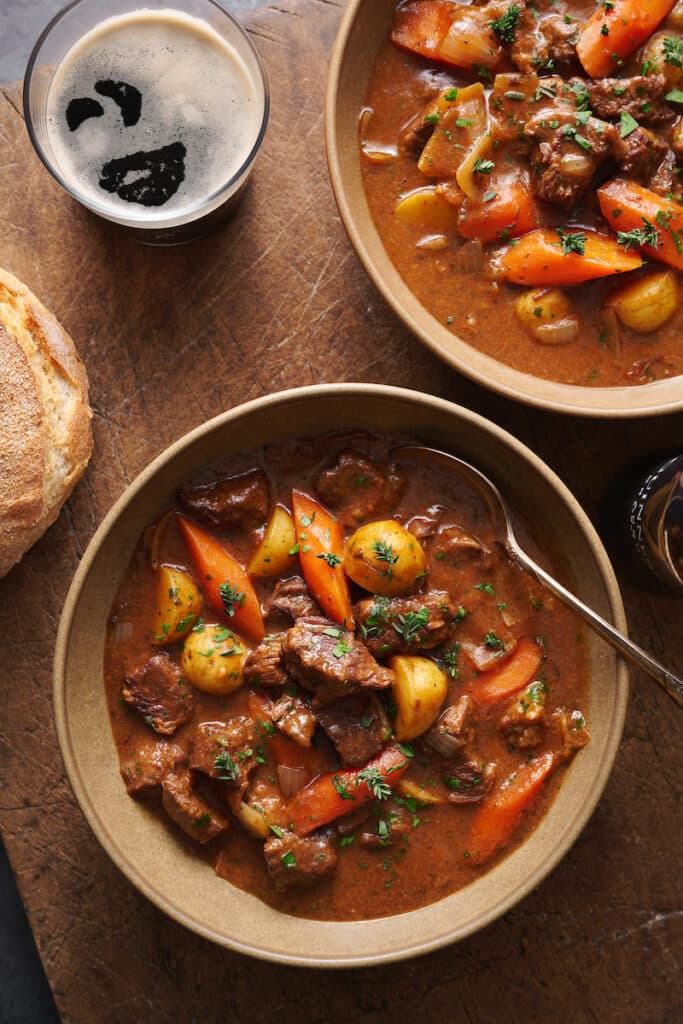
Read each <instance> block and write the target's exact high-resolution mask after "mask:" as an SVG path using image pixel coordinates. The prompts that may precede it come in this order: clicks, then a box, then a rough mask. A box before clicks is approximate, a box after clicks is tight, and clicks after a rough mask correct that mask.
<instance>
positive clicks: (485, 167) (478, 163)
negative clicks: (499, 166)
mask: <svg viewBox="0 0 683 1024" xmlns="http://www.w3.org/2000/svg"><path fill="white" fill-rule="evenodd" d="M495 166H496V165H495V163H494V162H493V160H484V158H483V157H481V156H480V157H477V159H476V160H475V161H474V168H473V170H474V173H475V174H491V172H492V171H493V170H494V169H495Z"/></svg>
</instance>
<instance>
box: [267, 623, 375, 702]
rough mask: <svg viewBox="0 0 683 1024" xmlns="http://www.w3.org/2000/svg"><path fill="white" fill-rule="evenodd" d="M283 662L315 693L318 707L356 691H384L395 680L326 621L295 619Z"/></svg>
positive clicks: (359, 645) (358, 644)
mask: <svg viewBox="0 0 683 1024" xmlns="http://www.w3.org/2000/svg"><path fill="white" fill-rule="evenodd" d="M284 660H285V666H286V668H287V670H288V672H289V673H290V675H291V676H292V677H293V678H294V679H296V681H297V682H298V683H300V684H301V685H302V686H303V687H304V688H305V689H306V690H311V691H312V692H313V693H314V694H315V701H314V706H315V705H317V706H319V707H322V706H323V705H324V704H329V703H331V702H332V701H333V700H336V699H337V698H338V697H349V696H351V695H352V694H354V693H358V691H359V690H364V689H370V690H385V689H386V688H387V687H389V686H391V684H392V682H393V679H394V674H393V672H391V671H390V670H389V669H387V668H383V667H382V666H381V665H378V664H377V662H376V661H375V659H374V658H373V657H372V655H371V654H370V652H369V651H368V650H367V648H366V647H365V645H364V644H362V643H361V642H360V640H356V638H355V636H354V635H353V633H351V632H349V630H347V629H342V628H341V627H339V626H337V625H336V623H334V622H331V621H330V620H329V619H322V618H313V617H311V618H302V619H298V620H297V622H296V624H295V625H294V626H293V627H292V628H291V629H290V630H289V632H288V633H287V639H286V641H285V653H284Z"/></svg>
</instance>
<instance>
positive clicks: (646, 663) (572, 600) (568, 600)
mask: <svg viewBox="0 0 683 1024" xmlns="http://www.w3.org/2000/svg"><path fill="white" fill-rule="evenodd" d="M514 553H515V557H516V558H517V561H518V562H519V563H520V565H521V566H522V567H523V568H524V569H526V571H527V572H529V573H530V574H531V575H532V576H535V577H536V579H537V580H538V581H539V582H540V583H542V584H543V585H544V586H545V587H547V588H548V590H550V591H552V593H553V594H555V596H556V597H559V598H560V600H561V601H563V602H564V603H565V604H566V605H568V606H569V607H570V608H572V609H573V610H574V611H575V612H577V614H578V615H580V616H581V618H583V619H585V621H586V622H588V624H589V625H590V626H592V628H593V629H594V630H595V632H596V633H598V634H599V635H600V636H601V637H602V638H603V640H606V641H607V643H608V644H611V646H612V647H614V648H615V649H616V650H617V651H619V653H620V654H623V655H624V657H625V658H628V660H629V661H632V662H633V663H634V664H635V665H637V666H638V668H640V669H642V670H643V672H646V673H647V674H648V675H649V676H651V678H652V679H654V680H655V681H656V682H658V683H659V685H660V686H662V687H663V688H664V689H665V690H666V692H667V693H668V694H669V696H670V697H672V698H673V700H675V701H676V703H677V704H678V705H679V706H680V707H683V679H680V678H679V677H678V676H675V675H674V674H673V672H669V670H668V669H667V668H665V667H664V665H661V664H660V663H659V662H658V661H657V660H656V659H655V658H653V657H651V656H650V655H649V654H648V653H647V652H646V651H644V650H643V649H642V647H639V646H638V645H637V644H634V643H633V641H632V640H629V639H628V638H627V637H625V636H624V635H623V633H620V632H619V630H618V629H616V628H615V627H614V626H612V625H611V623H609V622H607V620H606V619H603V618H602V616H601V615H598V613H597V612H594V611H593V609H592V608H589V607H588V605H586V604H584V603H583V601H581V600H579V598H578V597H576V596H575V595H574V594H572V593H571V592H570V591H569V590H566V589H565V587H563V586H562V584H561V583H558V582H557V580H556V579H554V578H553V577H552V576H551V575H550V574H549V573H547V572H546V571H545V569H542V568H541V566H540V565H537V564H536V562H534V561H533V560H532V559H531V558H529V556H528V555H527V554H526V553H525V552H524V551H522V550H521V548H519V547H518V546H517V545H515V548H514Z"/></svg>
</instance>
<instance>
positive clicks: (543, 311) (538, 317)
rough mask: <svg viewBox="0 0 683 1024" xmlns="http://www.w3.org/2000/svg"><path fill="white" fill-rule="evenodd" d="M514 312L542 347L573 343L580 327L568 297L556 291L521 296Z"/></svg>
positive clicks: (552, 289)
mask: <svg viewBox="0 0 683 1024" xmlns="http://www.w3.org/2000/svg"><path fill="white" fill-rule="evenodd" d="M515 312H516V313H517V316H518V317H519V319H520V320H521V321H522V323H523V324H524V326H525V327H526V329H527V330H528V331H529V333H530V334H531V335H532V336H533V337H534V338H535V339H536V341H540V342H541V344H543V345H566V344H567V343H568V342H571V341H574V340H575V338H576V336H577V335H578V333H579V330H580V327H581V324H580V321H579V318H578V316H577V315H576V313H575V312H574V310H573V307H572V304H571V300H570V299H569V296H568V295H566V294H565V292H563V291H561V290H560V289H559V288H531V289H530V290H529V291H526V292H523V293H522V294H521V295H520V297H519V298H518V299H517V302H516V304H515Z"/></svg>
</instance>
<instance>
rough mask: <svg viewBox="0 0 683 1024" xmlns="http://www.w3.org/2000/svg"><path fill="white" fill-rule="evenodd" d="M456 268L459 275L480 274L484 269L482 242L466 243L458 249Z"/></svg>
mask: <svg viewBox="0 0 683 1024" xmlns="http://www.w3.org/2000/svg"><path fill="white" fill-rule="evenodd" d="M455 266H456V270H457V271H458V273H459V274H480V273H481V272H482V270H483V269H484V246H483V245H482V244H481V242H477V241H472V242H465V244H464V245H463V246H461V247H460V248H459V249H458V252H457V255H456V257H455Z"/></svg>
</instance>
